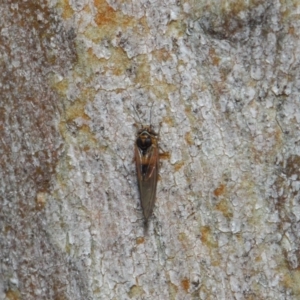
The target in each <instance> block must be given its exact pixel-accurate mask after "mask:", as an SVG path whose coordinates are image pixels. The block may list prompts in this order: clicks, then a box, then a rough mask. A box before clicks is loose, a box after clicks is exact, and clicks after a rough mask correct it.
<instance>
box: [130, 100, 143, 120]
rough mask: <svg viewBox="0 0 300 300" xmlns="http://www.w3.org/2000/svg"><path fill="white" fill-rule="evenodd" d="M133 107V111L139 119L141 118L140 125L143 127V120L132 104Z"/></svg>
mask: <svg viewBox="0 0 300 300" xmlns="http://www.w3.org/2000/svg"><path fill="white" fill-rule="evenodd" d="M131 106H132V108H133V110H134V111H135V114H136V115H137V117H138V118H139V121H140V125H143V123H142V120H141V118H140V115H139V113H138V111H137V110H136V108H135V107H134V106H133V105H132V104H131Z"/></svg>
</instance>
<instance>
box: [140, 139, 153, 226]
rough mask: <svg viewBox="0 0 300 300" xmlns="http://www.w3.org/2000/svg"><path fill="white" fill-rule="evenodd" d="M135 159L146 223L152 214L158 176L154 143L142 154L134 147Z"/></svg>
mask: <svg viewBox="0 0 300 300" xmlns="http://www.w3.org/2000/svg"><path fill="white" fill-rule="evenodd" d="M135 157H136V169H137V178H138V185H139V190H140V198H141V205H142V209H143V213H144V216H145V219H146V221H147V220H148V218H149V217H150V216H151V214H152V211H153V207H154V203H155V197H156V186H157V176H158V148H157V145H156V143H155V144H152V145H151V147H149V148H148V149H147V151H146V153H143V152H142V151H141V150H140V149H139V147H137V146H136V147H135Z"/></svg>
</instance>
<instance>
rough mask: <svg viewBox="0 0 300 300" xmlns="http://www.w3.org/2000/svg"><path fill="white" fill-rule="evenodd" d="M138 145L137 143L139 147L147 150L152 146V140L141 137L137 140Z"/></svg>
mask: <svg viewBox="0 0 300 300" xmlns="http://www.w3.org/2000/svg"><path fill="white" fill-rule="evenodd" d="M136 143H137V146H138V147H139V148H140V149H142V150H146V149H147V148H149V147H150V146H151V145H152V142H151V138H150V137H149V136H148V137H146V138H141V137H139V138H138V139H137V141H136Z"/></svg>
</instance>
